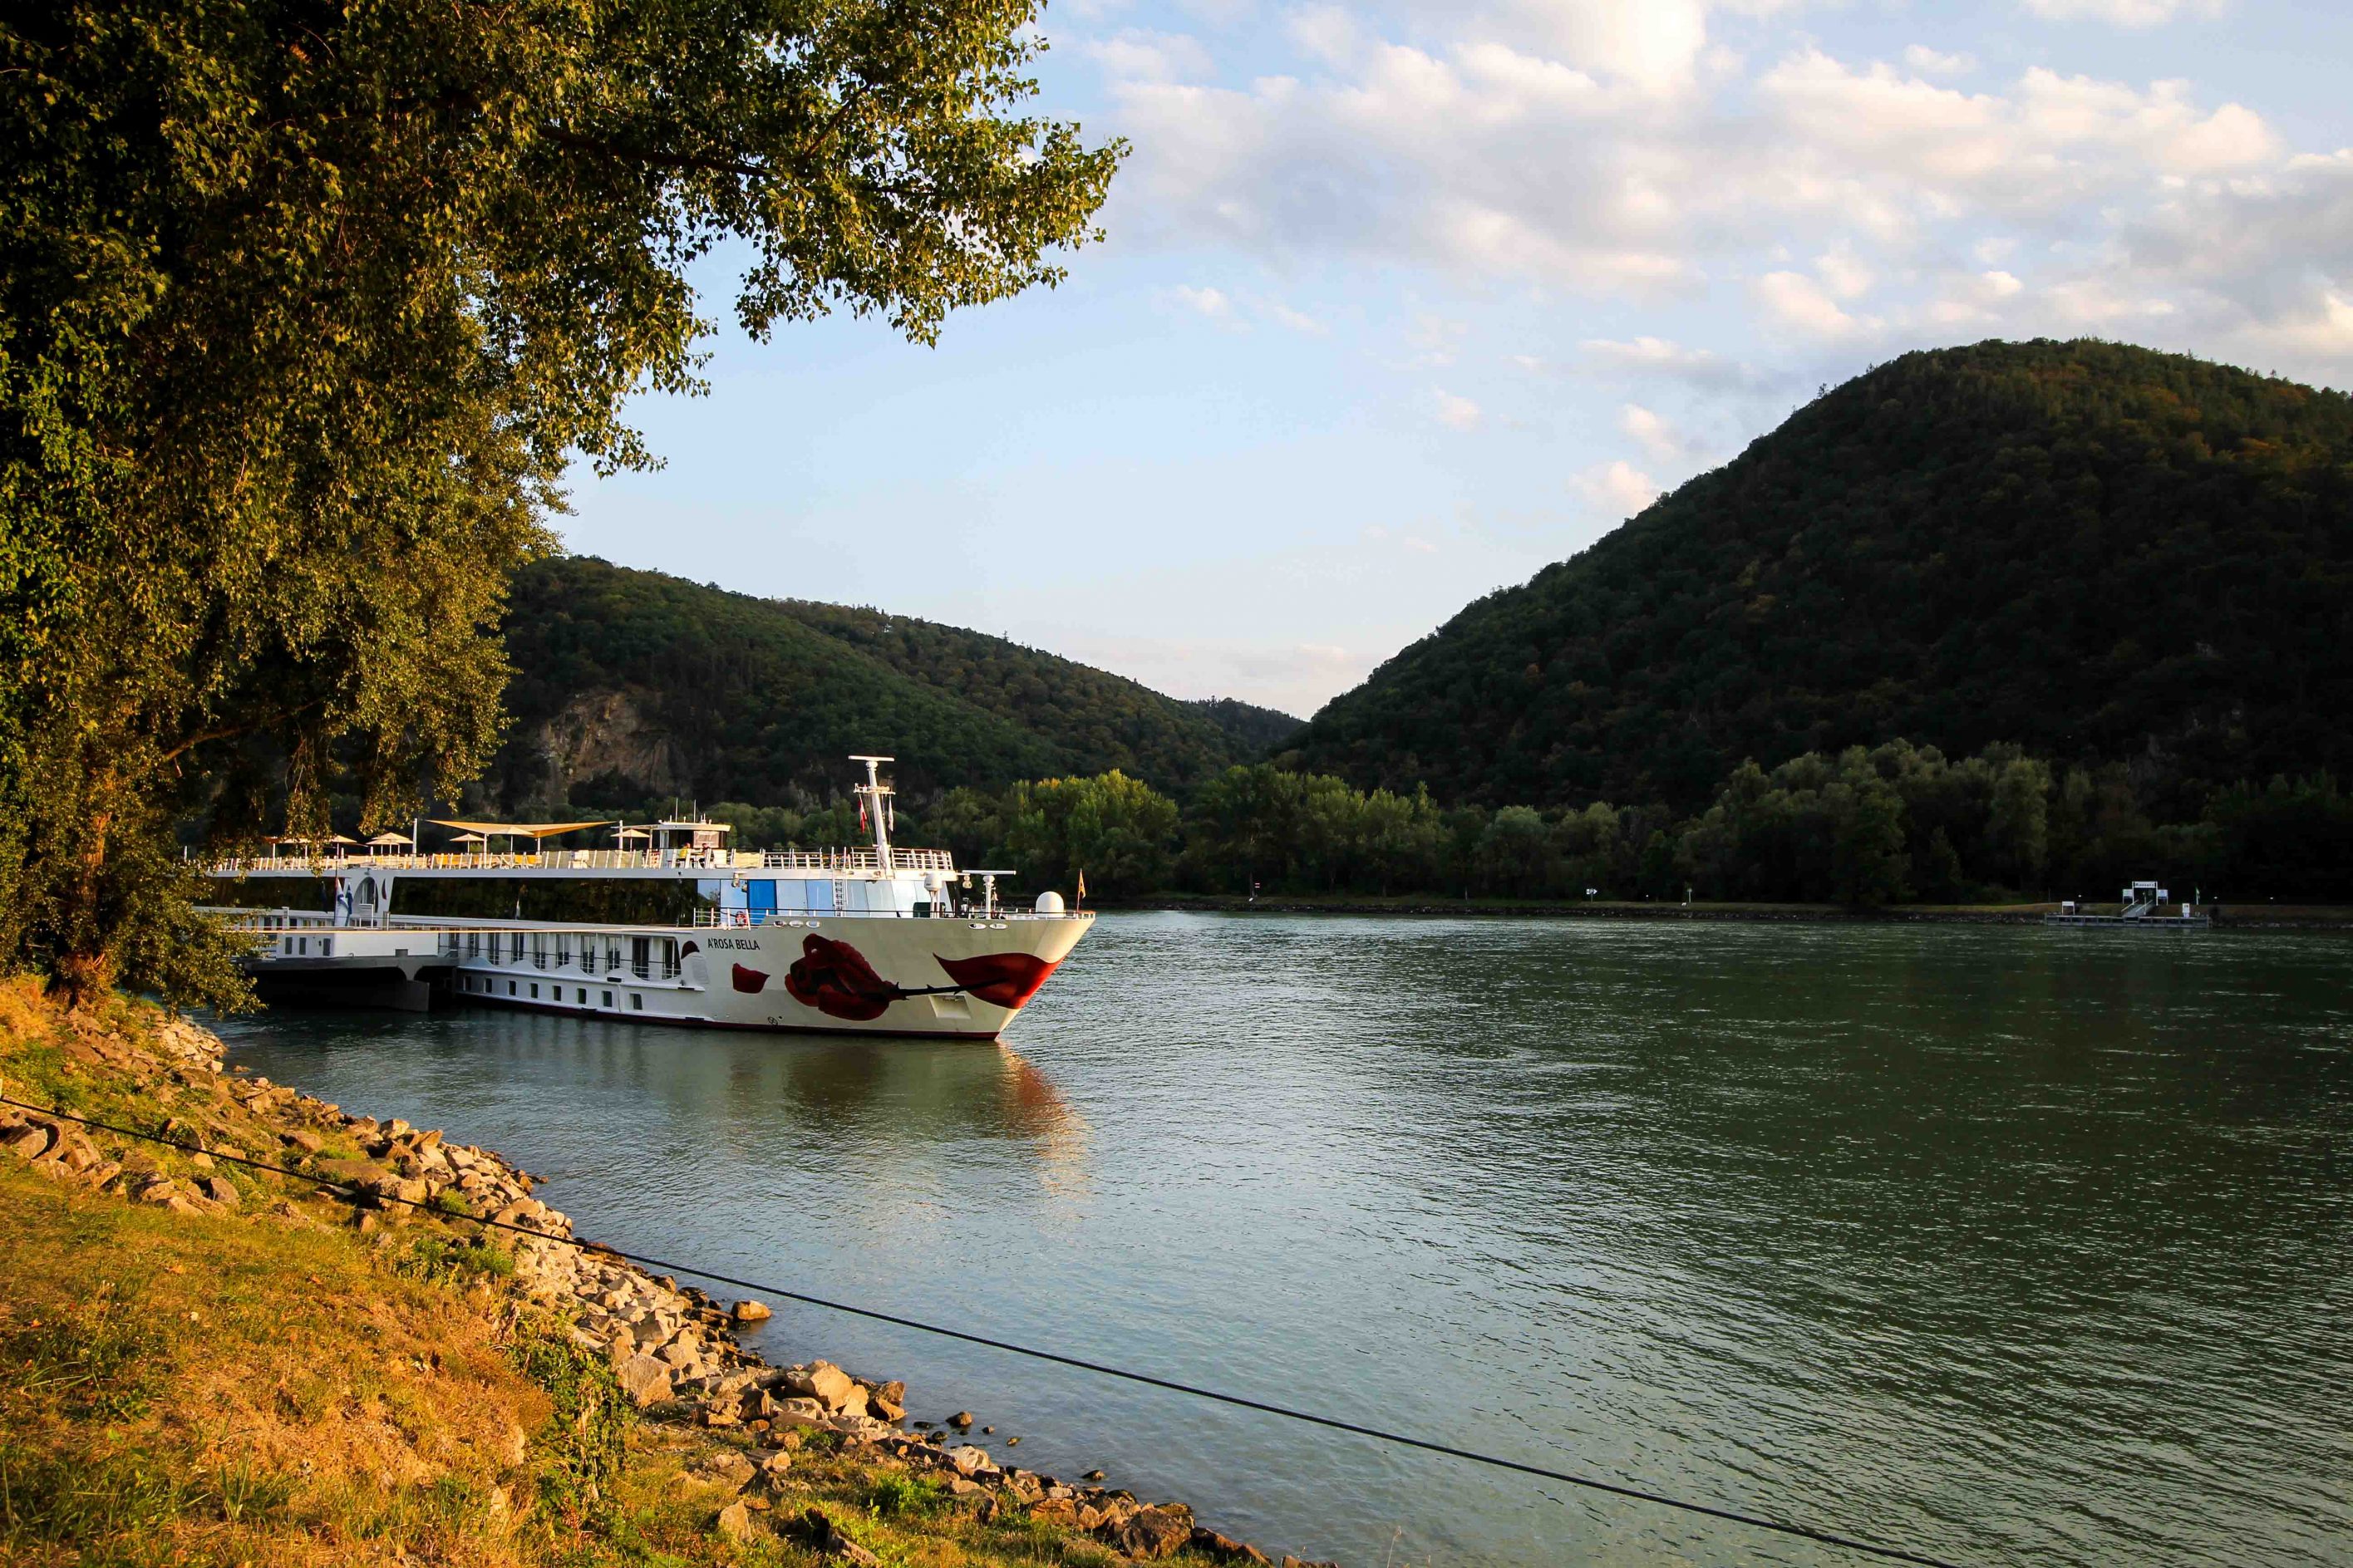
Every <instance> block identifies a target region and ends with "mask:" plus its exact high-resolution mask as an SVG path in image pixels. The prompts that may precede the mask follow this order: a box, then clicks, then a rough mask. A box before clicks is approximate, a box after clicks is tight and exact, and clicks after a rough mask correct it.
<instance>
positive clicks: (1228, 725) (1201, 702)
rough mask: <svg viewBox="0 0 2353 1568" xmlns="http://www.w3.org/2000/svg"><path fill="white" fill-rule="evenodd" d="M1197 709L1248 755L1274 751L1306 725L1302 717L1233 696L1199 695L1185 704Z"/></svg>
mask: <svg viewBox="0 0 2353 1568" xmlns="http://www.w3.org/2000/svg"><path fill="white" fill-rule="evenodd" d="M1187 706H1188V707H1192V708H1198V709H1199V710H1201V712H1203V713H1204V714H1206V715H1208V719H1209V721H1211V722H1212V723H1214V724H1216V725H1217V726H1218V728H1219V729H1220V730H1223V731H1225V732H1226V733H1227V734H1228V735H1230V736H1231V737H1233V741H1234V743H1235V744H1236V745H1238V746H1240V748H1241V749H1242V750H1243V751H1245V752H1250V753H1252V754H1258V753H1262V752H1271V751H1272V750H1274V749H1275V748H1276V747H1277V746H1280V745H1282V743H1283V742H1286V741H1288V740H1290V739H1291V738H1292V737H1293V735H1296V734H1297V733H1299V731H1300V730H1301V729H1302V728H1303V727H1304V726H1305V724H1306V721H1305V720H1303V719H1294V718H1293V717H1292V716H1291V715H1290V714H1288V713H1285V712H1282V711H1281V710H1277V709H1273V708H1261V707H1259V706H1258V705H1257V704H1256V703H1252V702H1244V701H1242V700H1240V699H1239V698H1233V697H1203V698H1200V699H1198V700H1195V701H1193V702H1190V703H1188V704H1187Z"/></svg>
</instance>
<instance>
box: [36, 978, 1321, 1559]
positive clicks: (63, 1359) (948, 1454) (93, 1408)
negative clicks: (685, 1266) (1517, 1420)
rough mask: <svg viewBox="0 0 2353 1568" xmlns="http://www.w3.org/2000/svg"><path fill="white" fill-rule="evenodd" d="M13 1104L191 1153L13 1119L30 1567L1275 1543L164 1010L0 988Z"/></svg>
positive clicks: (502, 1165) (1134, 1550)
mask: <svg viewBox="0 0 2353 1568" xmlns="http://www.w3.org/2000/svg"><path fill="white" fill-rule="evenodd" d="M0 1095H5V1097H6V1098H8V1099H10V1100H20V1101H28V1102H31V1103H33V1104H36V1105H38V1106H41V1107H44V1108H48V1109H54V1110H62V1111H65V1112H67V1113H69V1115H72V1116H80V1117H86V1118H89V1119H90V1121H99V1122H106V1123H111V1124H113V1125H115V1126H121V1127H127V1128H132V1129H134V1130H139V1131H148V1132H152V1133H153V1134H155V1135H156V1136H158V1137H160V1138H162V1139H164V1140H168V1141H169V1142H168V1143H164V1142H146V1141H143V1140H141V1139H137V1138H131V1137H125V1136H121V1135H119V1134H115V1133H112V1132H109V1131H100V1130H93V1129H90V1128H88V1127H85V1126H83V1125H82V1124H80V1123H79V1122H76V1121H69V1120H67V1119H66V1118H65V1117H60V1116H52V1115H44V1114H41V1113H39V1112H28V1111H26V1110H18V1109H16V1108H13V1107H0V1210H5V1213H6V1215H7V1216H8V1223H7V1224H5V1226H0V1280H5V1284H6V1289H5V1290H0V1365H5V1368H6V1370H7V1375H6V1376H5V1378H0V1554H5V1556H6V1558H7V1560H8V1561H9V1562H12V1563H26V1564H37V1563H38V1564H47V1563H71V1562H81V1561H99V1560H103V1561H109V1562H113V1561H122V1562H134V1561H135V1562H148V1561H154V1562H163V1561H167V1560H168V1561H175V1562H177V1561H202V1562H217V1563H248V1564H263V1563H269V1564H278V1563H337V1564H348V1563H385V1564H391V1563H413V1562H417V1561H430V1562H453V1563H469V1564H483V1565H491V1568H497V1565H504V1564H514V1565H517V1568H538V1565H542V1564H545V1565H551V1568H552V1565H554V1564H559V1563H560V1564H566V1565H575V1568H596V1565H601V1564H616V1565H617V1564H622V1563H640V1564H641V1563H663V1562H669V1563H685V1562H692V1563H732V1564H744V1565H746V1568H766V1565H772V1564H773V1565H785V1564H801V1565H805V1564H810V1563H834V1564H849V1565H850V1568H879V1565H880V1564H881V1563H884V1562H890V1563H903V1564H937V1565H938V1568H964V1565H970V1568H987V1565H996V1564H1073V1565H1080V1568H1111V1565H1113V1564H1115V1563H1127V1562H1136V1561H1158V1560H1163V1559H1174V1560H1177V1561H1189V1562H1198V1563H1265V1562H1267V1561H1268V1558H1267V1557H1266V1555H1265V1554H1263V1553H1261V1552H1259V1551H1258V1550H1257V1549H1256V1548H1254V1547H1251V1546H1250V1545H1248V1544H1246V1543H1244V1542H1239V1541H1235V1540H1232V1539H1230V1538H1229V1537H1227V1536H1225V1535H1222V1534H1220V1533H1219V1532H1218V1531H1214V1530H1211V1529H1209V1528H1208V1527H1206V1526H1204V1525H1201V1524H1198V1523H1197V1522H1196V1521H1195V1520H1194V1518H1193V1514H1192V1511H1191V1510H1190V1509H1188V1508H1187V1507H1186V1506H1185V1505H1184V1504H1181V1503H1173V1502H1158V1503H1152V1502H1146V1501H1145V1500H1140V1499H1138V1498H1137V1497H1136V1496H1135V1495H1134V1493H1133V1492H1131V1491H1128V1490H1126V1489H1121V1488H1118V1487H1115V1486H1107V1485H1104V1484H1102V1483H1103V1481H1104V1479H1105V1478H1103V1476H1102V1474H1101V1473H1100V1472H1099V1471H1098V1472H1090V1474H1089V1476H1088V1477H1087V1478H1086V1479H1077V1480H1067V1481H1066V1480H1063V1479H1058V1478H1056V1477H1054V1476H1051V1475H1044V1474H1040V1473H1038V1472H1036V1471H1032V1470H1028V1469H1025V1468H1021V1466H1020V1465H1019V1464H1018V1457H1019V1456H1018V1442H1019V1438H1018V1435H1008V1436H1005V1437H1002V1438H999V1437H997V1436H994V1433H995V1428H994V1426H981V1427H980V1428H979V1430H977V1431H976V1430H975V1426H976V1422H977V1420H978V1418H976V1416H974V1415H972V1414H971V1413H969V1412H955V1413H952V1414H944V1415H940V1416H938V1417H936V1418H934V1419H931V1420H918V1421H914V1422H912V1423H911V1422H909V1420H908V1419H907V1417H908V1414H909V1408H910V1406H909V1403H908V1399H909V1395H908V1393H907V1390H906V1387H905V1385H904V1384H902V1383H898V1382H891V1381H884V1380H881V1379H879V1378H872V1377H857V1376H853V1375H851V1374H849V1373H845V1372H843V1371H842V1370H841V1369H840V1368H839V1367H837V1366H834V1365H833V1364H831V1363H827V1362H824V1361H808V1362H804V1363H799V1364H797V1365H791V1366H774V1365H771V1364H769V1363H768V1362H767V1361H766V1360H765V1359H764V1358H763V1357H762V1355H760V1354H759V1353H758V1352H756V1351H754V1350H753V1349H752V1348H750V1347H748V1346H747V1345H746V1344H744V1342H743V1341H742V1340H741V1339H739V1338H738V1331H739V1330H742V1329H744V1328H745V1327H746V1326H747V1325H752V1324H756V1323H758V1322H761V1321H765V1320H766V1319H767V1318H768V1317H769V1315H770V1314H769V1311H768V1310H767V1309H766V1308H765V1306H764V1305H762V1304H760V1303H757V1302H754V1301H736V1302H732V1303H731V1302H724V1301H720V1300H713V1299H712V1298H711V1297H710V1296H708V1295H705V1294H704V1293H703V1292H702V1291H700V1290H697V1289H693V1288H691V1287H681V1286H680V1285H679V1283H678V1282H677V1281H676V1280H674V1279H669V1278H658V1277H655V1276H653V1275H651V1274H649V1272H648V1271H647V1270H645V1269H642V1268H638V1266H636V1265H634V1264H631V1263H629V1262H628V1261H627V1260H625V1259H622V1258H617V1257H616V1256H614V1255H612V1254H610V1253H608V1252H604V1251H601V1250H599V1249H596V1248H594V1247H580V1246H575V1245H573V1244H572V1240H571V1238H572V1228H571V1225H570V1222H569V1221H568V1220H567V1219H566V1218H565V1215H562V1214H561V1213H559V1212H557V1211H556V1210H554V1209H552V1208H550V1207H548V1206H547V1205H545V1204H544V1203H543V1202H542V1201H540V1200H539V1199H538V1198H536V1197H534V1196H533V1186H534V1185H535V1183H534V1181H533V1178H532V1177H531V1176H529V1175H528V1174H526V1173H523V1172H522V1171H521V1170H519V1169H517V1168H516V1167H515V1166H514V1165H512V1163H509V1162H508V1161H506V1160H504V1159H502V1158H501V1157H500V1156H499V1155H497V1154H496V1153H493V1152H491V1151H488V1150H484V1149H479V1148H471V1147H468V1146H465V1145H461V1144H459V1143H457V1142H453V1141H450V1140H448V1139H445V1138H444V1137H443V1136H442V1135H441V1134H440V1133H439V1132H438V1131H425V1130H420V1129H417V1128H413V1127H410V1126H408V1125H407V1124H406V1123H405V1122H402V1121H377V1120H376V1119H375V1118H372V1117H367V1116H363V1115H358V1114H354V1113H352V1112H349V1111H346V1110H343V1109H342V1108H340V1107H337V1106H334V1105H331V1104H327V1103H324V1102H322V1101H320V1100H316V1099H313V1098H311V1097H310V1096H308V1095H304V1094H301V1093H299V1092H297V1091H295V1090H294V1089H290V1088H288V1087H285V1086H282V1085H277V1084H272V1083H270V1082H269V1080H268V1079H259V1078H250V1077H248V1076H245V1075H244V1074H243V1073H242V1072H241V1071H239V1070H235V1069H231V1070H224V1068H223V1062H222V1056H221V1046H220V1042H219V1041H218V1039H217V1038H216V1037H214V1036H212V1035H211V1034H209V1033H208V1032H207V1031H206V1030H203V1029H201V1028H199V1027H196V1026H194V1025H193V1024H191V1023H189V1022H188V1021H186V1020H185V1019H183V1018H178V1017H174V1016H171V1015H168V1014H165V1013H163V1012H161V1011H160V1010H158V1009H155V1008H153V1007H152V1006H149V1005H144V1004H141V1003H135V1002H128V1001H121V1002H115V1003H111V1004H109V1005H105V1006H103V1007H99V1008H92V1007H88V1006H85V1007H83V1008H80V1009H78V1010H72V1011H69V1010H66V1009H63V1008H60V1007H58V1006H57V1005H55V1004H54V1003H52V1002H50V1001H49V1000H47V999H46V998H44V997H43V996H42V995H41V994H40V993H39V991H38V990H37V987H35V986H33V985H32V984H28V983H25V982H15V983H9V984H5V985H0ZM172 1145H182V1146H184V1147H174V1146H172ZM246 1160H251V1161H256V1162H259V1163H263V1164H269V1165H276V1166H280V1167H283V1168H285V1169H286V1170H289V1171H291V1172H294V1173H295V1174H293V1175H290V1176H281V1175H278V1174H273V1173H267V1172H263V1171H259V1170H257V1169H255V1168H253V1166H251V1165H248V1164H246V1163H242V1162H243V1161H246ZM466 1215H475V1216H479V1217H483V1218H491V1219H495V1220H496V1221H498V1222H500V1223H501V1224H502V1225H506V1226H514V1227H516V1228H515V1229H512V1230H494V1229H486V1228H484V1227H482V1226H477V1225H473V1224H470V1223H469V1222H468V1221H467V1219H466V1218H465V1217H464V1216H466ZM1282 1561H1283V1562H1285V1563H1291V1564H1292V1565H1293V1568H1308V1565H1304V1564H1300V1563H1298V1561H1297V1560H1296V1559H1291V1558H1285V1559H1283V1560H1282Z"/></svg>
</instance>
